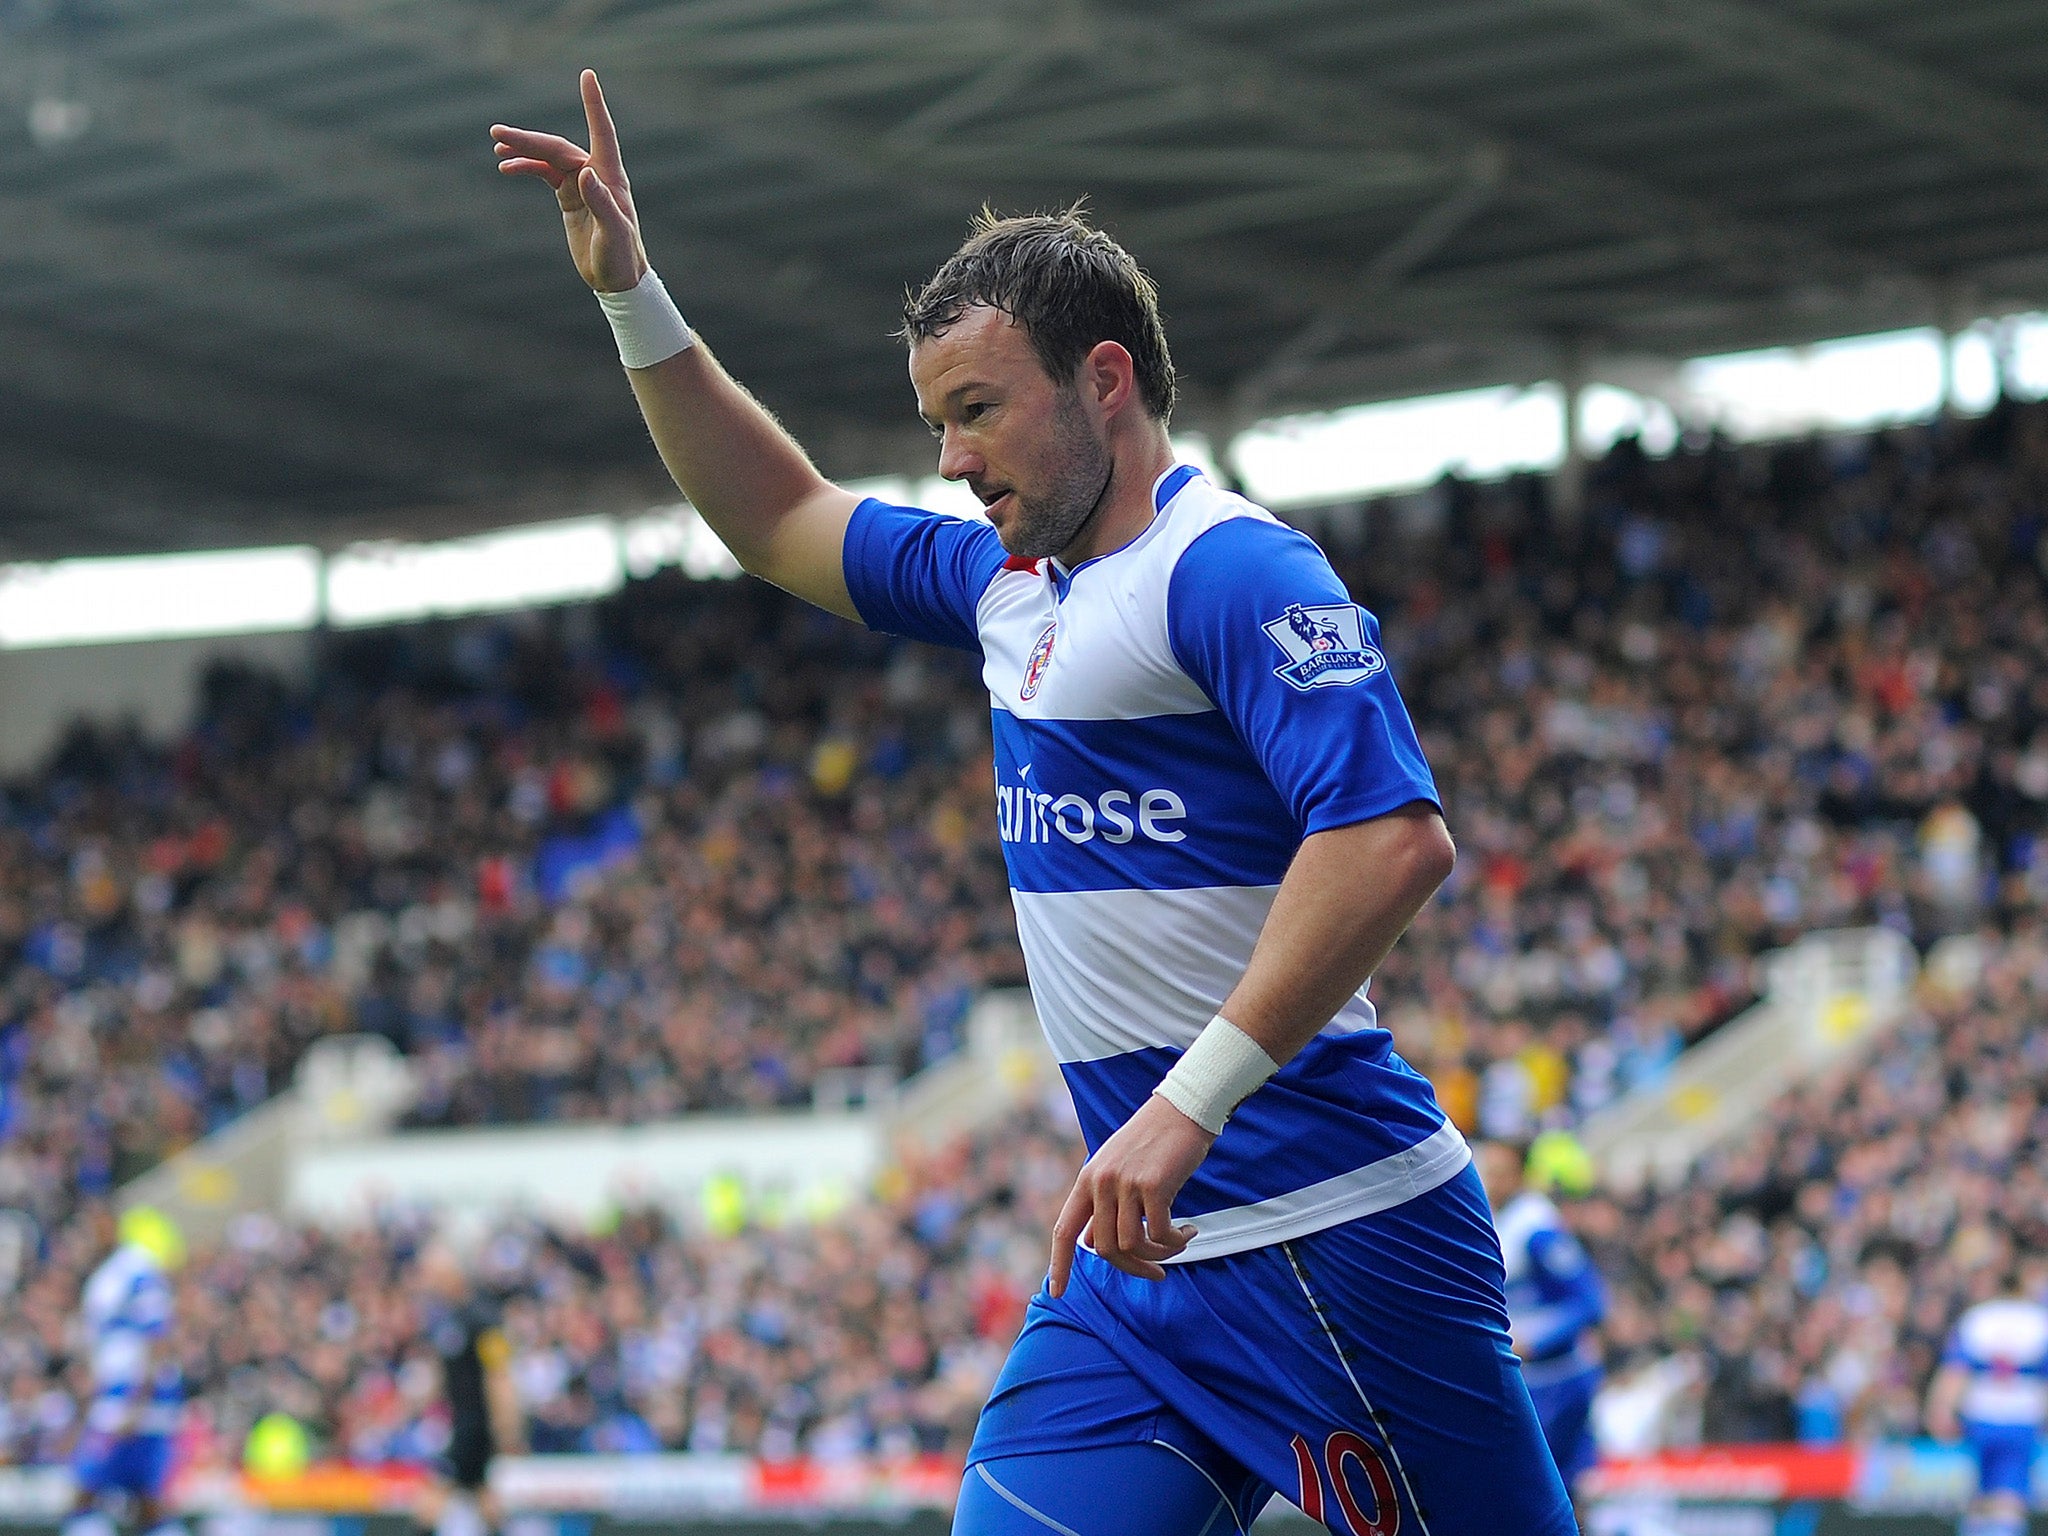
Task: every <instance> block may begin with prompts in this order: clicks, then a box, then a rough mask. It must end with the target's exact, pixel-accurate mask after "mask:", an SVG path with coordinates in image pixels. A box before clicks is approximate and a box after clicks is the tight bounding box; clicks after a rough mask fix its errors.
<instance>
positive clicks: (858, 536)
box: [842, 497, 1006, 651]
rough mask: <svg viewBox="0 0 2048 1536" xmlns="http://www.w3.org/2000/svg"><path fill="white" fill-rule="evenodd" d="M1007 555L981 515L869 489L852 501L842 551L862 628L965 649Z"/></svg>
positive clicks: (974, 638) (975, 641) (970, 646)
mask: <svg viewBox="0 0 2048 1536" xmlns="http://www.w3.org/2000/svg"><path fill="white" fill-rule="evenodd" d="M1005 558H1006V557H1005V555H1004V552H1003V545H1002V540H1000V539H998V538H997V537H996V531H995V529H994V528H992V527H990V526H989V525H988V524H987V523H981V522H972V521H969V520H968V519H966V518H960V517H947V516H945V515H943V514H942V513H938V512H925V511H921V510H920V509H918V508H916V507H895V506H891V505H889V503H887V502H884V501H876V500H874V499H873V498H872V497H870V498H869V499H868V500H866V501H863V502H862V503H861V504H860V505H859V506H857V507H855V508H854V509H853V520H852V521H851V522H850V523H848V524H847V527H846V544H845V554H844V555H843V556H842V559H843V561H844V564H845V569H846V590H847V591H848V592H849V593H850V594H852V597H853V606H854V607H855V608H856V609H857V610H859V612H860V616H861V621H862V622H863V623H865V624H866V625H867V626H868V628H870V629H878V630H880V631H882V633H884V634H889V635H904V636H907V637H908V638H910V639H912V640H927V641H930V642H931V643H932V644H934V645H950V646H954V647H957V648H958V649H960V650H965V651H978V650H980V649H981V638H980V635H979V633H978V631H977V629H976V626H975V622H974V614H975V609H976V608H977V607H978V606H979V605H980V602H981V594H982V593H983V592H985V591H986V590H987V589H988V584H989V583H990V582H991V581H993V580H995V577H996V573H997V572H998V571H1000V570H1001V569H1002V568H1003V561H1004V559H1005Z"/></svg>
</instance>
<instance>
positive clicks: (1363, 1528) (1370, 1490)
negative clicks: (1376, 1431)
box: [1293, 1429, 1401, 1536]
mask: <svg viewBox="0 0 2048 1536" xmlns="http://www.w3.org/2000/svg"><path fill="white" fill-rule="evenodd" d="M1293 1446H1294V1465H1295V1467H1296V1468H1297V1469H1298V1470H1299V1471H1300V1473H1301V1497H1300V1498H1299V1499H1298V1500H1296V1501H1295V1502H1296V1503H1297V1504H1299V1505H1300V1506H1301V1512H1302V1513H1303V1514H1304V1515H1307V1516H1308V1517H1309V1519H1311V1520H1318V1521H1321V1522H1322V1523H1323V1524H1325V1525H1327V1524H1329V1517H1328V1515H1327V1514H1325V1512H1324V1506H1323V1477H1324V1473H1325V1471H1327V1473H1328V1476H1329V1481H1330V1487H1331V1488H1332V1489H1333V1490H1335V1492H1336V1495H1337V1505H1338V1507H1339V1508H1340V1509H1342V1510H1343V1511H1344V1519H1345V1520H1346V1521H1347V1522H1348V1524H1349V1527H1350V1531H1351V1536H1395V1533H1396V1532H1397V1531H1399V1530H1400V1529H1401V1501H1400V1500H1399V1499H1398V1498H1397V1497H1395V1494H1394V1480H1393V1479H1392V1478H1391V1477H1389V1476H1388V1475H1387V1464H1386V1463H1385V1462H1384V1461H1382V1460H1381V1459H1380V1453H1379V1452H1378V1451H1376V1450H1374V1449H1373V1447H1372V1445H1371V1443H1370V1442H1368V1441H1367V1440H1366V1439H1365V1438H1364V1437H1363V1436H1360V1435H1354V1434H1353V1433H1351V1431H1350V1430H1348V1429H1340V1430H1338V1431H1337V1432H1336V1433H1335V1434H1333V1435H1331V1436H1330V1438H1329V1439H1328V1440H1325V1441H1324V1442H1323V1458H1322V1459H1323V1465H1322V1467H1321V1468H1318V1467H1317V1466H1316V1452H1315V1447H1314V1446H1312V1445H1310V1444H1309V1443H1308V1439H1307V1437H1305V1436H1303V1435H1296V1436H1295V1437H1294V1440H1293ZM1354 1479H1356V1481H1354ZM1361 1483H1362V1484H1363V1485H1364V1486H1363V1489H1362V1490H1361V1488H1360V1486H1359V1485H1360V1484H1361ZM1361 1491H1362V1492H1363V1493H1364V1495H1365V1503H1364V1506H1363V1507H1361V1505H1360V1498H1359V1495H1360V1493H1361ZM1367 1510H1370V1511H1371V1513H1369V1514H1368V1513H1367Z"/></svg>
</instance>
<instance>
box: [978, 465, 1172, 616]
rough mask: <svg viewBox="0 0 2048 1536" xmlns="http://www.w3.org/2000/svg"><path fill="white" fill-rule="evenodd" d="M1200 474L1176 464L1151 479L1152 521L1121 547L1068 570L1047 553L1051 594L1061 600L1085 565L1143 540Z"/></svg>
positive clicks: (1115, 553)
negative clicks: (1190, 482) (1175, 499)
mask: <svg viewBox="0 0 2048 1536" xmlns="http://www.w3.org/2000/svg"><path fill="white" fill-rule="evenodd" d="M1201 473H1202V472H1201V471H1200V470H1199V469H1197V468H1195V466H1194V465H1192V464H1176V465H1174V466H1173V468H1171V469H1169V470H1168V471H1167V472H1166V473H1165V474H1163V475H1161V476H1160V477H1159V478H1158V479H1157V480H1155V481H1153V482H1152V521H1151V522H1149V523H1147V524H1146V525H1145V531H1144V532H1143V533H1141V534H1139V535H1138V536H1137V537H1136V538H1135V539H1133V540H1131V542H1130V543H1128V544H1125V545H1123V546H1122V547H1121V548H1118V549H1112V550H1108V551H1106V552H1104V553H1103V554H1099V555H1092V556H1090V557H1089V558H1088V559H1086V560H1083V561H1082V562H1081V563H1080V564H1079V565H1077V566H1075V567H1074V568H1073V569H1072V570H1071V571H1069V570H1065V569H1063V568H1062V567H1061V565H1060V563H1059V561H1057V560H1055V559H1053V558H1051V557H1050V556H1048V557H1047V558H1046V561H1045V574H1046V575H1048V576H1050V577H1051V578H1052V590H1053V595H1054V596H1055V597H1057V598H1060V599H1062V600H1064V599H1065V597H1066V595H1067V592H1068V591H1069V589H1071V588H1072V587H1073V585H1074V578H1075V577H1076V576H1078V575H1080V574H1081V573H1082V572H1083V571H1085V570H1087V569H1088V567H1089V566H1091V565H1094V564H1096V563H1097V562H1098V561H1102V560H1107V559H1109V558H1110V556H1112V555H1120V554H1122V553H1123V552H1124V550H1126V549H1136V548H1137V547H1138V546H1139V545H1140V544H1142V543H1144V542H1145V541H1146V540H1147V539H1148V538H1150V537H1151V536H1152V530H1153V529H1154V528H1157V527H1158V526H1159V514H1160V513H1162V512H1164V511H1165V510H1166V507H1167V504H1168V503H1169V502H1171V501H1172V500H1173V498H1174V497H1176V496H1178V495H1179V494H1180V493H1181V490H1182V488H1183V487H1184V486H1186V485H1187V483H1188V482H1189V481H1190V480H1195V479H1199V478H1200V477H1201ZM1013 568H1014V566H1013Z"/></svg>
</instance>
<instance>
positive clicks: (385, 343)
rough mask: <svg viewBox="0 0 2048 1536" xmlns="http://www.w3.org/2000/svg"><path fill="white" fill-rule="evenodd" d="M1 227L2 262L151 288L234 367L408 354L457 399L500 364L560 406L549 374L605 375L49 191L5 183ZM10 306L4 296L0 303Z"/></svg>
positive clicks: (498, 334) (503, 336) (513, 380)
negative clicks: (61, 201)
mask: <svg viewBox="0 0 2048 1536" xmlns="http://www.w3.org/2000/svg"><path fill="white" fill-rule="evenodd" d="M0 224H4V225H5V226H6V228H7V231H8V234H7V245H6V247H5V248H4V249H0V259H5V260H6V261H8V262H10V263H17V264H20V265H24V266H27V267H29V268H30V269H32V270H40V271H41V272H42V273H44V274H46V275H47V276H48V277H49V278H50V279H53V280H55V281H56V282H59V283H61V284H63V285H64V286H65V287H67V288H71V289H74V290H76V289H84V290H86V291H87V292H88V293H92V292H94V291H97V292H98V293H99V294H122V293H134V292H135V291H137V290H138V289H144V290H146V291H148V292H149V293H150V294H151V295H152V297H153V300H154V301H155V302H156V303H158V304H162V305H163V306H164V307H165V308H167V309H169V310H171V311H172V312H175V313H181V314H182V315H183V316H184V317H185V318H186V320H187V321H188V326H187V334H189V335H190V336H193V337H200V338H204V339H205V342H206V343H210V345H204V344H203V345H202V346H200V347H195V348H194V349H193V350H194V352H195V353H209V352H210V353H211V354H212V355H214V356H215V357H218V358H221V359H223V360H224V361H228V362H229V363H230V366H235V363H234V360H235V359H237V358H246V357H248V356H249V355H250V353H251V351H252V349H264V348H268V349H278V348H283V349H286V350H287V355H299V354H306V353H311V354H314V355H317V356H318V357H319V359H320V362H321V365H322V366H323V367H325V368H330V369H331V368H367V369H377V368H380V367H386V366H388V365H389V364H390V363H391V362H393V361H398V362H401V363H403V364H404V365H405V366H406V368H407V369H408V370H409V372H410V375H411V378H412V380H413V382H414V384H415V385H417V384H418V382H419V381H420V380H421V378H422V376H424V378H426V379H431V380H435V381H437V383H439V384H442V385H446V386H448V387H449V388H450V389H452V390H453V391H454V392H455V397H456V398H459V394H460V389H461V386H462V384H463V382H464V381H465V380H466V379H469V378H473V377H475V376H476V375H477V374H479V373H484V372H489V373H491V374H493V375H494V376H497V377H499V378H501V380H502V382H503V384H504V386H505V387H506V388H507V389H517V388H518V387H519V386H520V384H521V383H522V381H524V382H525V383H526V385H527V389H528V393H529V397H530V398H533V399H535V400H536V401H538V400H539V399H540V398H542V394H541V392H542V391H545V392H546V394H545V398H546V399H547V400H549V401H551V402H553V403H554V404H556V405H557V406H559V405H560V403H561V402H560V399H559V397H558V395H557V394H556V392H555V390H554V388H553V387H552V386H551V385H550V383H549V381H550V380H562V379H564V378H567V379H579V378H582V377H584V376H586V375H589V376H591V382H592V383H593V384H594V383H595V375H596V370H595V369H594V368H592V367H591V366H590V365H588V364H584V365H582V366H580V367H579V366H577V365H576V362H575V360H565V359H564V358H563V356H562V355H561V354H560V353H559V352H558V351H557V350H556V349H554V348H552V347H548V346H544V345H540V344H537V343H534V342H532V341H531V340H529V339H528V338H525V337H522V336H520V335H519V334H518V333H517V332H512V331H508V330H506V329H505V328H503V327H499V326H493V325H487V324H485V323H483V322H480V321H473V320H468V319H465V318H463V317H460V316H457V315H452V314H450V313H448V312H447V311H446V310H444V309H439V308H435V307H432V306H429V305H425V304H418V303H414V302H411V301H409V300H404V299H399V298H395V297H389V296H384V295H379V296H377V297H375V298H372V297H370V296H368V295H365V294H363V293H361V292H359V291H357V290H356V289H354V288H352V287H350V286H349V285H347V284H345V283H340V282H335V281H333V280H332V279H329V278H324V277H316V276H313V275H311V274H308V273H297V272H287V271H284V270H282V269H276V268H269V269H263V268H256V267H253V266H252V265H250V264H248V263H246V262H245V261H244V260H243V258H242V257H240V256H239V255H237V254H235V253H232V252H223V253H219V254H213V253H206V252H202V251H199V250H195V249H191V248H189V247H186V246H184V245H182V244H177V243H173V242H171V241H167V240H162V239H159V238H157V237H155V236H152V235H149V234H146V233H143V232H140V231H137V230H135V229H132V228H129V227H126V226H120V225H114V224H110V223H107V222H105V221H103V220H100V219H93V218H82V217H79V216H77V215H74V214H71V213H67V212H65V211H64V210H63V209H62V208H60V207H59V206H58V205H57V204H56V203H55V202H54V201H52V200H50V199H47V198H29V197H26V196H24V195H22V194H20V193H16V192H7V191H0ZM6 303H7V296H6V295H4V294H0V306H5V305H6ZM558 369H559V370H560V371H559V372H557V371H556V370H558ZM248 371H260V370H248ZM604 372H605V375H606V379H607V383H608V384H609V386H610V387H611V388H612V389H614V390H616V389H618V388H619V387H620V385H619V383H618V380H617V377H616V375H615V374H612V373H611V371H610V370H605V371H604Z"/></svg>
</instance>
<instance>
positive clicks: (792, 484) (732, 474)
mask: <svg viewBox="0 0 2048 1536" xmlns="http://www.w3.org/2000/svg"><path fill="white" fill-rule="evenodd" d="M582 91H583V110H584V117H585V119H586V121H587V122H588V124H589V127H590V148H589V149H588V150H585V149H584V148H582V147H581V146H580V145H577V144H574V143H572V142H570V141H569V140H567V139H564V138H561V137H559V136H558V135H555V134H547V133H536V132H533V131H532V130H530V129H525V128H514V127H510V126H507V125H505V124H502V123H501V124H495V125H493V127H492V129H491V137H492V138H493V139H494V140H495V141H496V147H497V155H498V168H499V169H500V170H501V171H504V172H506V173H507V174H509V175H515V176H532V177H535V178H537V179H539V180H542V181H545V182H546V183H547V184H548V185H549V186H550V187H552V188H553V189H554V193H555V200H556V202H557V203H558V204H559V205H560V207H561V210H562V225H563V230H564V232H565V234H566V235H567V236H568V241H569V254H570V256H571V258H572V259H573V260H574V261H575V263H576V270H577V271H578V273H580V274H581V276H582V278H583V280H584V281H585V282H586V283H588V284H589V285H590V286H591V288H592V289H594V290H595V291H597V292H599V293H623V292H625V291H627V290H629V289H632V288H634V287H635V286H636V285H638V283H639V282H640V280H641V278H642V277H644V276H645V275H646V273H647V271H648V261H647V253H646V249H645V247H644V246H643V245H642V243H641V239H640V225H639V219H638V217H637V215H636V213H635V210H634V207H633V194H632V188H631V185H630V184H629V183H628V181H627V179H626V172H625V166H624V163H623V161H622V159H621V157H620V154H619V141H618V133H617V131H616V129H615V128H614V127H613V125H612V120H611V114H610V112H609V111H608V110H607V109H606V107H605V102H604V93H603V92H602V90H600V89H599V87H598V83H597V76H596V75H595V74H594V73H593V72H592V71H590V70H585V71H584V72H583V77H582ZM626 373H627V377H628V378H629V379H630V380H631V381H632V384H633V393H634V395H635V396H636V397H637V398H638V399H639V402H640V411H641V414H642V415H644V416H645V417H646V418H647V426H648V430H649V431H650V432H651V433H652V434H653V437H654V444H655V447H656V448H657V449H659V450H660V452H661V457H662V461H663V462H664V463H665V464H667V465H668V469H669V473H670V474H671V475H672V476H674V478H675V482H676V484H677V486H679V487H680V488H681V490H682V492H683V494H684V495H685V496H687V497H689V499H690V503H691V505H692V506H694V507H695V508H696V509H697V511H698V512H699V513H700V514H701V515H702V516H703V518H704V520H705V521H706V522H707V523H709V524H710V525H711V528H712V531H713V532H715V533H716V534H717V535H718V536H719V538H721V539H722V540H724V541H725V545H726V547H727V548H728V549H730V550H731V551H732V552H733V554H734V556H736V557H737V558H738V560H739V562H740V564H741V565H742V566H744V567H745V568H746V569H747V570H748V571H750V572H752V573H753V574H754V575H756V576H759V577H762V578H763V579H764V580H767V581H771V582H773V583H774V584H775V585H776V586H778V587H781V588H783V589H784V590H786V591H789V592H793V593H795V594H796V595H797V596H798V597H801V598H803V599H805V600H806V601H808V602H812V603H816V604H817V605H818V606H819V607H821V608H826V609H829V610H830V611H832V612H833V613H837V614H841V615H843V616H845V617H846V618H850V619H856V620H857V619H859V618H860V614H859V613H858V611H857V610H856V609H855V607H854V603H853V598H852V596H851V594H850V593H849V592H848V591H847V586H846V574H845V569H844V565H843V563H842V562H843V557H844V556H843V552H844V546H845V541H846V528H847V524H848V522H849V521H850V520H851V518H852V516H853V509H854V507H855V506H856V505H857V504H858V501H859V498H857V497H856V496H854V495H853V494H852V493H851V492H850V491H845V490H842V489H840V488H839V487H838V486H836V485H833V484H832V483H831V482H830V481H829V480H827V479H825V477H824V476H823V475H821V474H819V473H818V471H817V470H816V469H815V468H814V467H813V466H812V464H811V461H810V460H809V458H808V457H806V456H805V454H804V451H803V449H802V448H800V447H798V446H797V444H796V441H795V440H794V439H793V438H791V437H790V435H789V434H788V433H787V432H785V431H783V429H782V427H781V425H780V424H779V423H778V422H776V420H775V418H774V417H772V416H770V415H769V414H768V412H767V411H766V410H764V409H763V408H762V407H761V405H760V403H759V402H757V401H756V400H755V399H754V398H753V396H752V395H750V394H748V393H747V391H746V390H745V389H743V388H741V387H740V385H739V384H738V383H736V382H735V381H734V380H733V378H732V377H731V375H729V374H727V373H726V371H725V370H724V369H723V368H721V367H720V366H719V364H718V360H717V359H716V358H714V357H712V356H711V353H710V351H709V349H707V348H706V347H705V346H704V344H703V343H702V341H701V340H700V341H699V342H697V343H696V344H695V345H693V346H689V347H686V348H685V349H684V350H683V351H681V352H678V353H676V354H675V355H674V356H672V357H669V358H667V359H666V360H664V361H662V362H658V363H655V364H654V365H653V366H651V367H647V368H629V369H627V371H626Z"/></svg>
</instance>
